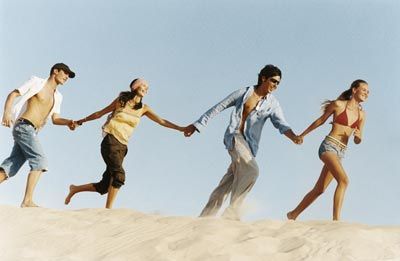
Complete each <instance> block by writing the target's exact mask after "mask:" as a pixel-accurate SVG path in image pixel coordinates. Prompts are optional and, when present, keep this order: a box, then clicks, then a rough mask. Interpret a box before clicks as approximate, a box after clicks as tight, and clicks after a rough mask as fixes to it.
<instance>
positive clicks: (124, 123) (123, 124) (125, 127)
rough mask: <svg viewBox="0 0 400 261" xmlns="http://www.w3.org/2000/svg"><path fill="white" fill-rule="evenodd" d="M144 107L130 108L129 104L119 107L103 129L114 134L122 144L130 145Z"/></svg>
mask: <svg viewBox="0 0 400 261" xmlns="http://www.w3.org/2000/svg"><path fill="white" fill-rule="evenodd" d="M143 108H144V106H143V107H142V108H141V109H139V110H135V111H131V110H129V109H128V105H127V106H125V107H124V108H118V109H117V110H115V111H114V113H113V114H111V115H110V116H109V119H108V120H107V122H106V123H105V124H104V125H103V131H104V132H105V133H109V134H111V135H113V136H114V137H115V138H116V139H117V140H118V141H119V142H121V143H122V144H125V145H128V141H129V138H130V137H131V136H132V133H133V131H134V129H135V128H136V126H137V125H138V124H139V122H140V116H141V115H142V110H143Z"/></svg>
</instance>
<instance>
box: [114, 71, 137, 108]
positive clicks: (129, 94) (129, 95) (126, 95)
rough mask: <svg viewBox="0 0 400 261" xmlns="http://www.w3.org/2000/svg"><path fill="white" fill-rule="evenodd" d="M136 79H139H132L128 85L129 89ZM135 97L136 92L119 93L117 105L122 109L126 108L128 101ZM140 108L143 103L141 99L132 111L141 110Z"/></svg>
mask: <svg viewBox="0 0 400 261" xmlns="http://www.w3.org/2000/svg"><path fill="white" fill-rule="evenodd" d="M138 79H139V78H136V79H134V80H133V81H132V82H131V84H129V88H131V89H132V85H133V84H134V83H135V82H136V81H137V80H138ZM136 95H137V92H136V90H133V91H127V92H121V93H120V94H119V97H118V101H119V104H120V105H121V107H123V108H124V107H125V106H126V103H127V102H128V101H129V100H131V99H133V98H135V96H136ZM142 107H143V103H142V99H140V102H139V103H137V104H135V105H134V106H133V107H132V109H134V110H139V109H141V108H142Z"/></svg>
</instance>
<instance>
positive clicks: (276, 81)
mask: <svg viewBox="0 0 400 261" xmlns="http://www.w3.org/2000/svg"><path fill="white" fill-rule="evenodd" d="M268 80H269V81H270V82H272V83H274V84H276V85H279V83H280V82H279V81H278V80H276V79H274V78H269V79H268Z"/></svg>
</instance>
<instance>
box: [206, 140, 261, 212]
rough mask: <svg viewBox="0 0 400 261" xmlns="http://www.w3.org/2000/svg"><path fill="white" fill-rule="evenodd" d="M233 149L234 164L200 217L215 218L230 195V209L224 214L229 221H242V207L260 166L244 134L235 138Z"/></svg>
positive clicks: (212, 194) (230, 151)
mask: <svg viewBox="0 0 400 261" xmlns="http://www.w3.org/2000/svg"><path fill="white" fill-rule="evenodd" d="M233 144H234V145H233V148H232V149H231V150H229V154H230V155H231V159H232V162H231V164H230V165H229V168H228V170H227V172H226V174H225V175H224V176H223V177H222V180H221V181H220V182H219V185H218V186H217V187H216V188H215V189H214V191H213V192H212V193H211V196H210V199H209V200H208V202H207V204H206V206H205V207H204V209H203V211H202V212H201V214H200V217H205V216H214V215H216V214H217V212H218V210H219V209H220V208H221V205H222V203H223V202H224V201H225V199H226V197H227V196H228V194H229V193H231V201H230V204H229V207H228V208H227V209H226V210H225V212H224V213H223V214H222V216H223V217H225V218H228V219H240V206H241V204H242V202H243V200H244V198H245V196H246V195H247V193H249V191H250V190H251V188H252V187H253V185H254V183H255V182H256V180H257V177H258V172H259V171H258V165H257V162H256V160H255V158H254V156H253V154H252V153H251V150H250V148H249V145H248V143H247V142H246V140H245V139H244V137H243V135H242V134H236V135H235V136H234V142H233Z"/></svg>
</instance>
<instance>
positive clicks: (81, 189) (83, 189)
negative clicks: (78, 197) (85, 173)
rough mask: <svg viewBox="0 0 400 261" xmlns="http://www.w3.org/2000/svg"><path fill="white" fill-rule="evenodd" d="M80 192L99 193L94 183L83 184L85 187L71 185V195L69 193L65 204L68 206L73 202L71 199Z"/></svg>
mask: <svg viewBox="0 0 400 261" xmlns="http://www.w3.org/2000/svg"><path fill="white" fill-rule="evenodd" d="M79 192H97V191H96V188H95V186H94V184H93V183H88V184H83V185H78V186H75V185H73V184H71V185H70V186H69V193H68V195H67V197H66V198H65V201H64V204H65V205H68V204H69V202H70V201H71V198H72V197H73V196H74V195H75V194H76V193H79Z"/></svg>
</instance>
